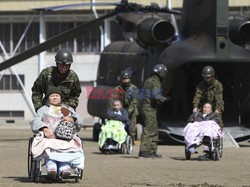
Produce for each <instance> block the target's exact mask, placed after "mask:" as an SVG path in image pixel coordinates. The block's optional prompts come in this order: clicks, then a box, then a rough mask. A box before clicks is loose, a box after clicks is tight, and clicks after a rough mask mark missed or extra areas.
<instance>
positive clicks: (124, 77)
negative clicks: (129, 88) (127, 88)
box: [121, 70, 132, 79]
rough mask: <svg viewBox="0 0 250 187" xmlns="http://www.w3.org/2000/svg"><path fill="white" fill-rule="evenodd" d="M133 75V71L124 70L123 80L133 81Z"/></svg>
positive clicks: (122, 73)
mask: <svg viewBox="0 0 250 187" xmlns="http://www.w3.org/2000/svg"><path fill="white" fill-rule="evenodd" d="M131 74H132V72H131V71H126V70H124V71H122V72H121V78H122V79H131Z"/></svg>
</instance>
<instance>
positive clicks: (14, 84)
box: [0, 75, 24, 90]
mask: <svg viewBox="0 0 250 187" xmlns="http://www.w3.org/2000/svg"><path fill="white" fill-rule="evenodd" d="M19 77H20V79H21V81H22V83H23V84H24V75H19ZM0 90H22V87H21V85H20V84H19V82H18V80H17V77H16V76H15V75H3V76H2V78H1V80H0Z"/></svg>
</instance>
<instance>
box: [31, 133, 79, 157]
mask: <svg viewBox="0 0 250 187" xmlns="http://www.w3.org/2000/svg"><path fill="white" fill-rule="evenodd" d="M80 150H82V143H81V139H80V138H79V137H77V136H76V135H75V136H74V137H73V139H72V140H70V141H65V140H60V139H48V138H44V134H43V132H40V133H38V134H37V136H36V137H35V138H34V141H33V143H32V154H33V157H34V158H36V157H38V156H40V155H48V156H49V154H50V152H51V151H58V152H65V153H68V152H77V151H80Z"/></svg>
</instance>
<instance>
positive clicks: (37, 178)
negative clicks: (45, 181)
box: [33, 160, 40, 183]
mask: <svg viewBox="0 0 250 187" xmlns="http://www.w3.org/2000/svg"><path fill="white" fill-rule="evenodd" d="M39 181H40V162H39V161H38V160H36V161H34V172H33V182H35V183H38V182H39Z"/></svg>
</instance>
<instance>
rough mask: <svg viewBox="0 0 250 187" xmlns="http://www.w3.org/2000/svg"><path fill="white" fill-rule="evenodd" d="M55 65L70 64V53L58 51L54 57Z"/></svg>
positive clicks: (71, 58) (62, 50)
mask: <svg viewBox="0 0 250 187" xmlns="http://www.w3.org/2000/svg"><path fill="white" fill-rule="evenodd" d="M55 61H56V63H59V64H71V63H73V57H72V53H71V52H70V51H69V50H68V49H60V50H59V51H58V52H57V53H56V56H55Z"/></svg>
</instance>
